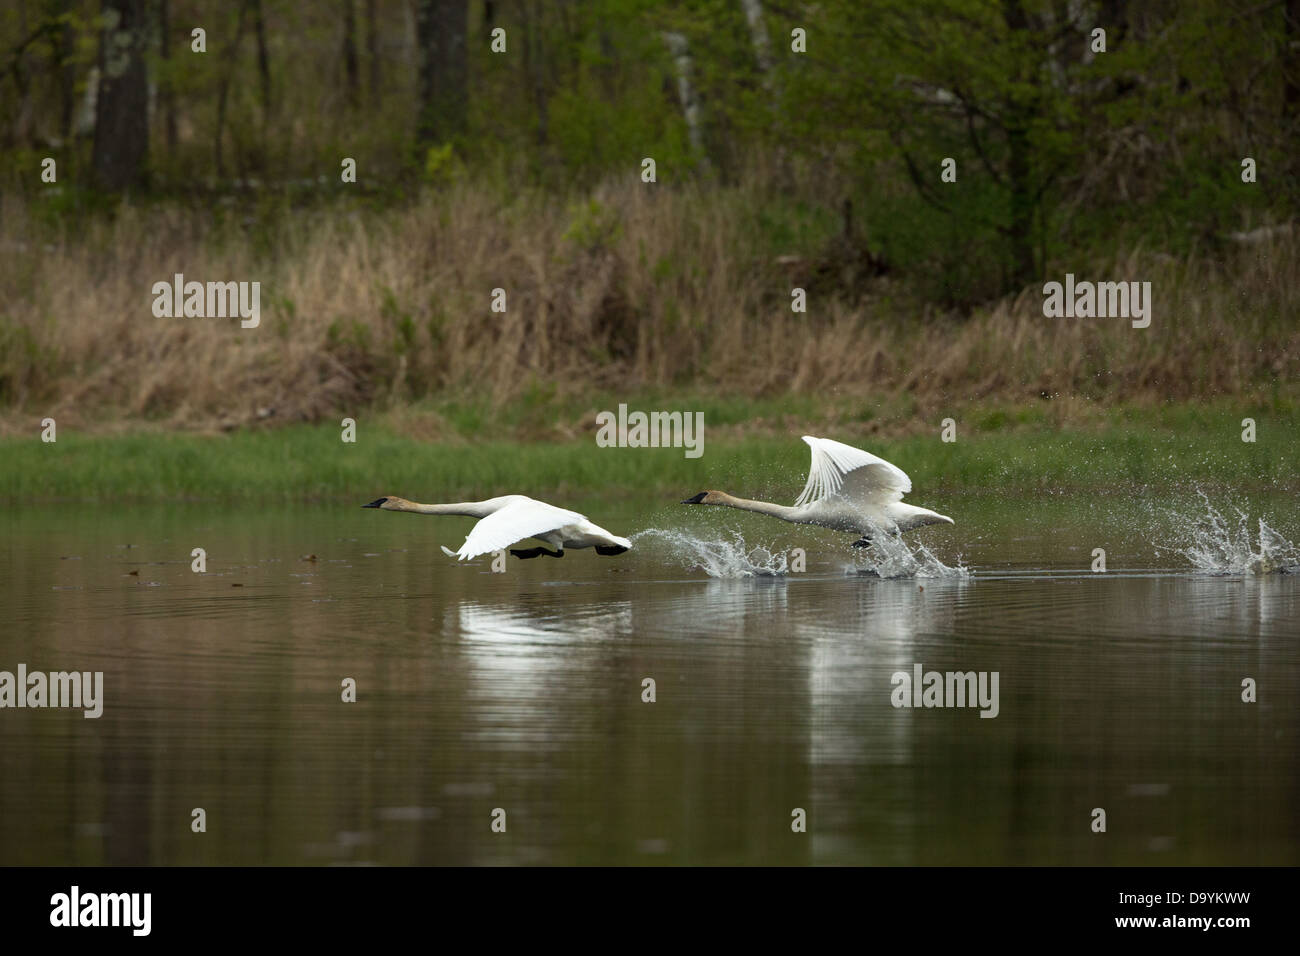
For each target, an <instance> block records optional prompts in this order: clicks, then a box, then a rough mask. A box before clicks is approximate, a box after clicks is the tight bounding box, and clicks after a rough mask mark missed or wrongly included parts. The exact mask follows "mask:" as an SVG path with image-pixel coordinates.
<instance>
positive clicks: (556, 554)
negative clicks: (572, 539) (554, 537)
mask: <svg viewBox="0 0 1300 956" xmlns="http://www.w3.org/2000/svg"><path fill="white" fill-rule="evenodd" d="M510 553H511V554H513V555H514V556H515V557H516V558H518V559H519V560H520V561H527V560H528V559H529V558H540V557H541V556H542V555H546V556H547V557H548V558H562V557H564V552H563V551H548V550H547V549H546V548H511V549H510Z"/></svg>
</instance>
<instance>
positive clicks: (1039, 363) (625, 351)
mask: <svg viewBox="0 0 1300 956" xmlns="http://www.w3.org/2000/svg"><path fill="white" fill-rule="evenodd" d="M590 200H594V201H595V203H596V204H598V205H597V206H594V207H592V206H588V202H589V201H590ZM762 201H763V198H762V196H761V195H760V194H758V193H757V192H756V191H752V190H747V189H746V188H744V187H738V188H731V189H724V188H716V187H715V188H713V189H712V190H711V191H706V190H700V191H694V190H691V189H686V190H682V191H673V190H671V189H669V188H667V187H649V188H647V187H645V186H643V185H641V184H640V183H639V182H611V183H606V184H604V185H602V186H600V187H598V188H597V189H595V190H594V191H593V193H592V194H591V196H589V197H583V198H582V199H581V200H574V199H570V200H568V201H565V200H557V199H548V198H543V197H540V196H536V195H531V196H525V197H521V198H516V199H513V200H511V201H510V202H508V203H503V202H502V201H501V200H500V199H499V198H498V197H497V196H496V195H495V194H494V193H493V192H492V191H490V190H487V189H480V188H475V187H474V186H472V185H469V184H463V185H459V186H452V187H450V188H449V189H447V190H444V191H441V192H429V193H428V194H426V195H425V196H423V197H422V198H421V199H419V200H418V201H416V202H415V203H414V204H413V205H411V206H410V207H408V208H404V209H399V210H389V211H386V212H382V213H380V212H374V211H368V210H365V209H363V208H361V207H354V206H344V205H342V204H331V205H329V206H326V207H323V208H322V207H316V208H313V209H309V210H305V211H298V212H294V213H291V214H284V213H276V214H267V215H265V217H262V218H260V217H259V216H258V214H257V213H256V212H252V213H247V214H245V213H239V214H234V215H229V216H227V217H226V220H225V224H223V225H216V224H214V223H213V222H212V220H211V219H210V216H209V214H208V213H206V212H192V211H187V210H183V209H180V208H176V207H165V206H160V207H153V206H151V207H144V208H138V207H132V206H123V207H122V208H120V209H119V210H117V212H116V214H115V215H114V216H112V217H93V218H90V219H88V220H87V221H85V222H84V223H79V224H77V225H76V226H69V225H65V226H64V227H63V228H61V229H60V228H51V227H49V226H47V225H44V224H38V223H37V221H36V219H35V217H34V214H33V213H32V211H31V210H30V209H29V208H28V207H27V206H26V205H25V204H24V203H23V202H22V201H20V200H16V199H10V200H6V201H4V202H3V204H0V219H3V221H4V222H5V224H6V228H5V235H4V238H3V239H2V240H0V246H2V248H0V263H3V268H2V269H0V297H2V298H0V303H2V304H0V404H2V405H3V409H2V410H0V418H3V420H5V421H8V422H10V423H11V427H12V425H13V423H14V422H16V421H18V420H21V421H22V422H23V423H24V427H26V426H27V424H29V422H30V419H31V417H32V416H34V415H35V416H42V415H46V414H52V415H55V416H56V417H58V418H59V420H60V422H61V423H62V422H63V421H69V422H71V423H73V424H74V425H80V426H83V427H84V426H89V425H95V426H98V427H103V426H105V425H109V424H111V423H112V422H114V421H122V420H136V421H138V420H142V419H148V420H153V421H157V422H160V423H165V424H167V425H169V426H174V427H213V426H219V425H223V424H225V425H230V424H242V423H248V422H257V421H272V422H275V421H299V420H315V419H318V418H321V417H324V416H326V415H329V416H337V415H339V414H349V413H352V414H355V413H356V412H358V411H359V410H361V409H363V408H374V407H376V406H378V407H383V408H388V409H392V408H400V407H401V406H402V405H404V404H405V403H406V402H407V401H408V400H409V399H412V398H419V397H423V396H426V395H445V394H464V393H471V392H472V393H474V394H476V395H480V396H485V397H490V399H491V400H492V401H494V402H498V403H504V402H508V401H511V400H515V399H519V398H520V397H521V396H525V395H527V394H529V391H530V389H532V388H534V387H535V386H536V385H537V383H550V384H553V385H554V386H555V387H556V388H557V389H558V391H559V392H560V393H562V394H570V395H572V394H581V393H582V392H584V391H585V390H592V389H601V390H605V391H609V390H613V391H615V392H618V391H621V390H626V391H627V392H628V393H629V394H634V393H635V391H636V390H637V389H641V388H649V387H662V386H667V387H676V386H681V387H689V388H694V389H699V388H717V389H721V390H726V391H729V392H732V393H736V394H747V395H766V396H772V395H780V394H784V393H786V392H795V393H812V394H830V393H838V394H839V395H841V396H843V395H856V394H862V395H864V396H866V395H870V396H875V397H882V396H884V397H889V396H893V397H898V396H900V395H907V396H910V397H911V399H912V400H913V401H914V402H915V404H916V408H917V413H918V414H927V413H928V412H929V411H930V410H932V409H935V408H941V407H942V406H943V404H944V403H950V402H954V401H989V400H993V401H1000V400H1005V401H1013V402H1014V401H1023V400H1028V399H1031V398H1034V397H1037V396H1040V395H1053V396H1061V397H1063V398H1067V399H1070V400H1074V401H1082V402H1088V401H1093V400H1099V401H1107V402H1108V401H1112V400H1125V401H1128V400H1144V399H1158V400H1166V399H1176V400H1185V399H1199V398H1209V397H1211V396H1221V395H1237V394H1246V393H1262V392H1266V391H1269V390H1275V389H1277V388H1278V387H1290V386H1291V383H1294V382H1295V381H1296V374H1295V373H1296V371H1297V368H1296V364H1297V359H1296V356H1297V349H1298V346H1300V322H1297V321H1296V319H1297V316H1300V245H1298V244H1297V241H1296V240H1295V239H1294V238H1290V237H1286V236H1281V237H1279V238H1278V239H1276V240H1275V241H1273V242H1271V243H1269V244H1266V245H1257V246H1251V247H1248V248H1241V249H1238V248H1232V249H1226V250H1217V251H1215V252H1214V253H1212V254H1211V253H1208V252H1207V253H1205V254H1200V255H1192V256H1189V257H1185V258H1181V259H1174V258H1171V257H1169V256H1167V255H1163V254H1160V253H1158V252H1150V251H1145V252H1144V251H1138V252H1133V253H1131V254H1129V255H1127V256H1125V257H1123V258H1122V259H1121V260H1119V261H1116V262H1096V263H1090V264H1087V267H1086V268H1085V267H1084V266H1083V265H1081V264H1074V265H1073V266H1072V270H1071V271H1075V272H1076V274H1077V275H1078V276H1079V277H1080V278H1088V279H1094V280H1098V279H1112V280H1117V279H1136V280H1149V281H1151V282H1152V285H1153V289H1154V299H1155V311H1154V319H1153V322H1152V324H1151V327H1150V328H1149V329H1145V330H1135V329H1132V328H1130V327H1129V323H1128V322H1127V321H1125V320H1123V319H1096V320H1079V319H1061V320H1053V319H1045V318H1044V317H1043V316H1042V295H1041V292H1040V291H1039V289H1037V288H1035V289H1029V290H1026V291H1025V292H1024V293H1023V294H1021V295H1020V296H1018V297H1016V298H1014V299H1008V300H1005V301H1002V302H999V303H996V304H994V305H993V306H992V307H990V308H987V309H985V310H982V311H979V312H977V313H975V314H973V315H971V316H969V317H955V316H947V315H940V314H926V313H925V312H924V311H923V310H922V309H921V308H920V307H916V308H915V309H914V308H913V307H912V306H908V305H900V304H899V303H906V302H908V301H909V300H908V298H907V297H906V295H902V294H900V293H899V289H898V287H897V283H893V284H890V280H887V279H886V280H880V281H881V284H880V285H879V286H877V287H874V288H869V289H868V291H867V294H866V295H865V296H864V297H863V298H861V299H860V300H858V301H857V302H856V303H854V304H849V302H848V301H847V300H844V299H839V298H835V297H829V296H827V295H815V294H814V295H811V296H810V303H809V312H808V314H806V315H796V314H793V313H792V312H791V311H790V306H789V302H790V298H789V296H790V285H791V283H790V280H789V279H788V277H787V276H786V275H785V274H784V273H783V272H782V270H781V269H780V268H779V267H778V266H776V265H775V264H774V262H773V256H772V254H771V250H770V249H764V248H763V247H762V243H761V242H759V241H757V239H756V238H755V237H754V236H753V235H752V225H751V223H752V221H753V220H752V217H750V216H749V215H747V210H748V209H752V208H753V206H754V204H755V203H761V202H762ZM1065 271H1066V270H1065V269H1064V268H1062V269H1060V270H1059V271H1057V272H1054V273H1052V274H1049V275H1048V276H1046V277H1045V279H1056V280H1059V279H1061V278H1062V275H1063V273H1064V272H1065ZM175 272H183V273H184V274H185V276H186V278H187V279H196V280H199V281H208V280H232V279H233V280H259V281H260V282H261V283H262V324H261V327H260V328H258V329H256V330H242V329H240V328H239V324H238V321H237V320H230V319H194V318H190V319H184V318H181V319H175V318H173V319H159V318H155V317H154V316H153V315H152V313H151V304H152V301H153V297H152V294H151V292H150V289H151V286H152V285H153V283H154V282H157V281H160V280H169V279H170V277H171V276H172V274H173V273H175ZM497 287H501V288H504V289H505V290H506V292H507V296H508V311H507V312H506V313H505V314H504V315H501V314H494V313H492V312H491V311H490V310H489V303H490V298H491V292H492V290H493V289H494V288H497ZM886 293H889V298H888V299H887V298H886V296H885V294H886ZM886 302H889V303H892V304H889V305H886V304H885V303H886ZM900 313H907V314H900ZM430 427H432V426H430Z"/></svg>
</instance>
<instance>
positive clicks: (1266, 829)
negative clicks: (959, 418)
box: [0, 496, 1300, 864]
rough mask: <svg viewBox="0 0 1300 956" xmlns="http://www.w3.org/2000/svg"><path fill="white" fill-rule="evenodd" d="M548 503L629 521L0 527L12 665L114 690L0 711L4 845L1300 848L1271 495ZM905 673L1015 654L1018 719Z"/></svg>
mask: <svg viewBox="0 0 1300 956" xmlns="http://www.w3.org/2000/svg"><path fill="white" fill-rule="evenodd" d="M557 503H561V504H568V505H573V506H578V507H582V508H584V509H586V510H587V512H588V513H589V514H590V515H591V517H592V518H593V519H594V520H596V521H597V522H598V523H601V524H604V525H606V526H608V527H610V528H611V529H612V530H614V531H616V532H617V533H621V534H634V533H635V534H637V537H636V538H635V539H634V540H635V544H636V547H635V549H634V550H633V551H632V552H630V553H629V554H626V555H623V556H621V557H618V558H600V557H597V556H596V555H594V554H593V553H592V552H590V551H585V552H571V553H569V554H568V555H566V556H565V558H563V559H562V560H554V559H549V558H540V559H537V560H532V561H527V562H518V561H516V560H514V559H511V560H510V562H509V564H508V570H507V572H506V573H503V574H498V573H492V571H491V569H490V562H489V561H488V560H487V559H482V560H480V561H479V562H476V563H473V564H458V563H457V562H456V561H454V560H452V559H449V558H447V557H445V556H444V555H443V554H442V553H441V552H440V551H439V550H438V546H439V545H440V544H445V545H450V546H452V547H455V546H456V545H458V544H459V542H460V541H461V540H462V539H463V537H464V535H465V533H466V532H467V531H468V528H469V527H470V525H471V524H472V521H470V520H469V519H457V518H430V517H423V516H415V515H403V514H390V513H385V512H377V511H365V510H362V509H359V508H353V507H344V506H337V507H333V506H332V507H310V508H308V507H300V508H287V509H286V508H282V507H268V508H265V509H248V508H236V509H232V508H224V507H216V506H210V505H193V506H177V505H165V506H159V507H148V508H146V507H134V508H122V507H114V508H107V507H105V508H97V507H92V506H87V505H74V506H68V507H63V508H54V507H37V508H28V509H22V510H11V511H10V512H9V513H7V514H5V515H4V516H3V517H0V529H2V532H3V545H0V575H2V576H3V582H4V583H3V585H0V623H2V624H3V638H2V639H0V671H10V672H14V671H16V669H17V666H18V665H19V664H20V663H22V664H25V665H26V666H27V668H28V669H29V670H40V671H54V670H74V669H75V670H78V671H103V673H104V705H103V715H102V717H100V718H99V719H85V718H83V717H82V715H81V713H80V712H79V711H70V710H50V709H45V710H39V709H26V708H25V709H8V708H6V709H3V710H0V864H14V863H75V864H97V863H127V864H131V863H173V864H174V863H207V864H230V863H253V864H263V863H277V864H325V863H350V864H360V863H379V864H408V863H420V864H463V863H543V864H557V863H615V864H623V863H710V864H727V863H732V864H736V863H739V864H758V863H790V864H804V863H867V864H899V863H922V864H936V863H965V864H979V863H994V864H1055V863H1093V864H1110V863H1159V864H1217V863H1224V864H1227V863H1236V864H1256V863H1268V864H1295V863H1297V862H1300V822H1298V821H1300V765H1298V764H1300V748H1298V746H1297V744H1298V740H1297V733H1298V732H1300V706H1297V705H1298V704H1300V701H1298V699H1297V697H1298V694H1297V691H1298V689H1300V603H1298V598H1300V574H1295V573H1291V574H1286V573H1254V572H1255V571H1264V570H1274V569H1275V565H1276V566H1281V567H1285V566H1286V564H1287V561H1288V560H1289V559H1288V558H1286V554H1287V553H1288V552H1287V550H1286V549H1287V548H1289V547H1291V542H1293V541H1296V540H1297V536H1296V524H1297V521H1296V518H1297V515H1296V511H1295V506H1294V504H1293V503H1292V502H1291V500H1290V499H1288V498H1283V497H1274V498H1257V499H1252V500H1248V501H1247V502H1245V511H1246V515H1247V521H1246V524H1245V525H1240V524H1239V523H1238V522H1237V520H1236V516H1235V514H1236V513H1235V512H1234V511H1232V510H1231V508H1230V507H1229V506H1228V505H1225V504H1219V505H1217V507H1218V508H1219V511H1220V512H1222V515H1228V516H1229V518H1227V519H1225V520H1226V524H1225V526H1224V529H1223V530H1222V531H1221V532H1215V531H1214V530H1213V525H1214V521H1213V519H1212V517H1211V516H1210V515H1209V513H1208V512H1207V511H1206V509H1205V507H1204V506H1203V504H1204V503H1200V502H1197V501H1195V500H1192V501H1189V502H1187V503H1186V504H1185V505H1183V504H1180V505H1177V506H1175V507H1174V508H1173V509H1172V511H1171V510H1170V509H1167V508H1165V509H1158V508H1152V507H1150V506H1149V505H1148V504H1146V503H1144V502H1136V503H1125V502H1110V501H1106V500H1104V496H1092V497H1090V498H1089V499H1088V500H1086V501H1083V500H1063V501H1048V502H1043V503H1037V504H1035V506H1034V507H1033V508H1032V509H1030V508H1028V507H1026V506H1025V504H1024V503H1021V502H993V501H988V500H982V499H980V498H977V497H971V498H958V497H953V498H949V499H948V500H945V501H925V502H923V503H924V504H927V505H929V506H932V507H937V508H938V509H939V510H941V511H943V512H944V513H946V514H951V515H953V516H954V517H955V518H957V522H958V523H957V525H956V526H955V527H953V528H947V527H944V528H940V529H925V530H924V531H921V532H919V533H917V534H916V535H915V536H914V537H912V538H909V539H908V540H907V542H906V544H907V547H906V548H905V549H904V551H903V552H890V553H879V554H875V555H870V554H868V555H863V554H855V553H854V552H852V550H851V549H849V548H848V547H846V543H847V541H846V539H845V538H843V537H842V536H837V535H833V534H829V533H823V532H820V531H816V530H814V529H803V528H790V527H787V526H784V525H779V524H778V523H776V522H772V521H769V520H765V519H763V518H761V517H758V516H750V515H736V514H728V513H720V512H718V511H715V510H713V509H707V510H706V509H688V508H679V507H674V506H671V505H665V506H662V507H660V506H657V505H656V506H652V507H650V508H648V509H647V508H642V507H639V506H632V505H629V504H628V503H625V502H623V503H613V504H608V503H607V504H601V503H599V502H557ZM1260 517H1267V518H1268V519H1269V520H1268V524H1267V525H1266V529H1267V531H1268V532H1269V533H1271V534H1274V535H1277V538H1276V539H1272V538H1268V536H1267V534H1266V535H1264V539H1265V540H1264V541H1263V543H1261V541H1260V534H1259V532H1258V531H1257V530H1256V529H1257V521H1258V519H1259V518H1260ZM1243 528H1244V531H1243V530H1242V529H1243ZM1207 529H1209V530H1207ZM1241 533H1244V534H1246V537H1247V540H1245V541H1244V542H1243V541H1242V540H1239V539H1238V538H1233V537H1232V536H1233V534H1238V535H1239V534H1241ZM1207 534H1208V535H1209V536H1210V537H1209V538H1208V539H1207V538H1206V537H1205V536H1206V535H1207ZM1215 534H1219V535H1220V537H1222V536H1223V535H1227V537H1228V540H1226V541H1225V542H1224V543H1223V548H1222V549H1221V550H1223V552H1224V555H1225V556H1221V558H1216V557H1215V545H1214V541H1215V540H1216V539H1214V535H1215ZM1252 536H1253V537H1252ZM1207 540H1208V541H1209V544H1208V545H1207ZM922 545H924V548H925V550H924V551H922V549H921V546H922ZM196 547H202V548H204V549H205V550H206V554H207V573H205V574H196V573H194V572H193V571H192V570H191V560H192V558H191V551H192V549H194V548H196ZM796 547H798V548H802V549H803V552H804V553H803V555H802V556H800V557H799V562H798V563H800V564H802V566H804V567H805V570H803V571H798V570H794V568H793V566H794V565H795V563H796V561H795V555H794V554H793V552H792V551H791V549H793V548H796ZM882 547H884V546H882ZM890 547H892V545H890ZM1243 547H1244V548H1245V552H1242V551H1241V549H1242V548H1243ZM1094 549H1103V550H1104V551H1105V552H1106V562H1107V571H1106V572H1105V573H1094V572H1092V571H1091V570H1090V568H1091V566H1092V565H1093V563H1094V561H1095V560H1096V557H1095V555H1094ZM1234 549H1235V550H1234ZM1270 549H1271V550H1270ZM1263 551H1268V552H1269V554H1271V555H1273V556H1274V557H1277V556H1278V555H1281V557H1278V558H1277V560H1270V561H1266V562H1264V565H1266V566H1256V567H1254V568H1253V570H1252V565H1251V563H1250V561H1249V560H1246V559H1245V558H1243V560H1242V561H1241V562H1240V563H1238V564H1237V565H1233V564H1232V560H1233V558H1234V556H1235V557H1242V556H1243V554H1245V555H1250V554H1255V555H1256V556H1258V553H1262V552H1263ZM1219 560H1221V563H1222V566H1219V565H1216V564H1215V561H1219ZM1196 562H1200V564H1199V566H1198V564H1197V563H1196ZM868 571H875V572H878V573H880V574H883V575H884V576H883V577H882V576H877V574H875V573H863V572H868ZM1214 572H1228V573H1214ZM715 575H716V576H715ZM917 664H919V665H921V666H922V668H923V670H924V671H930V670H934V671H939V672H948V671H962V672H965V671H977V672H978V671H984V672H990V673H991V672H997V673H998V675H999V685H998V686H999V699H998V713H997V716H996V717H995V718H981V717H980V716H979V713H980V711H979V709H978V708H971V707H967V708H924V707H921V708H898V707H894V706H893V705H892V703H891V694H892V693H893V692H894V683H893V680H892V675H893V674H894V673H895V672H906V673H909V674H910V673H911V672H912V671H913V668H914V666H915V665H917ZM347 678H351V679H353V680H355V682H356V688H357V690H356V702H355V703H344V702H343V701H342V700H341V694H342V690H341V688H342V683H343V681H344V680H345V679H347ZM1247 678H1249V679H1251V680H1253V681H1254V682H1255V684H1256V694H1257V698H1258V699H1257V702H1254V703H1245V702H1243V701H1242V694H1243V681H1244V680H1246V679H1247ZM647 679H651V680H653V681H654V695H655V700H654V702H652V703H651V702H645V701H643V694H644V693H646V692H645V690H644V687H645V686H646V685H645V683H644V682H645V681H646V680H647ZM195 808H203V810H204V811H205V812H206V821H207V830H206V832H205V833H195V832H193V831H192V829H191V820H192V812H193V810H194V809H195ZM1095 808H1102V809H1104V810H1105V813H1106V831H1105V832H1104V833H1096V832H1093V829H1092V824H1093V820H1094V809H1095ZM498 809H500V810H503V811H504V821H505V832H504V833H497V832H493V829H492V823H493V813H494V810H498ZM796 810H802V811H804V813H805V814H806V821H807V823H806V826H807V832H805V833H798V832H792V820H793V819H795V816H793V815H797V814H796ZM497 816H498V818H500V816H501V814H498V815H497Z"/></svg>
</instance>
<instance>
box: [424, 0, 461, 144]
mask: <svg viewBox="0 0 1300 956" xmlns="http://www.w3.org/2000/svg"><path fill="white" fill-rule="evenodd" d="M466 9H467V8H466V0H417V8H416V38H417V43H418V44H419V51H418V56H419V64H420V83H419V94H420V99H419V102H420V113H419V120H418V123H417V127H416V132H417V138H418V141H419V142H420V143H423V144H428V143H438V142H445V141H447V140H449V139H451V138H452V137H453V136H455V135H456V134H458V133H460V132H461V131H462V130H464V128H465V98H466V96H467V95H468V88H467V83H466V59H465V31H466V29H467V28H468V24H467V19H468V18H467V16H466Z"/></svg>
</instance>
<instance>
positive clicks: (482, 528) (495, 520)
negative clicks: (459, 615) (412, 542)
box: [361, 495, 632, 561]
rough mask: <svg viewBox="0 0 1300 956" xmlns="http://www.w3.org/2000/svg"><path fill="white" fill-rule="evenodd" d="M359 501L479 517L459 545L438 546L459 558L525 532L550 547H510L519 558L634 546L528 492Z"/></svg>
mask: <svg viewBox="0 0 1300 956" xmlns="http://www.w3.org/2000/svg"><path fill="white" fill-rule="evenodd" d="M361 507H363V508H382V509H383V510H384V511H410V512H412V513H414V514H421V515H465V516H466V517H470V518H479V519H480V520H479V523H478V524H476V525H474V527H473V528H472V529H471V530H470V533H469V535H468V537H466V538H465V543H464V544H462V545H461V546H460V550H459V551H449V550H448V549H446V548H443V549H442V550H443V551H444V552H445V553H446V554H448V555H452V556H454V557H457V558H460V560H462V561H465V560H468V559H469V558H476V557H478V556H479V555H480V554H490V553H491V552H493V551H500V550H501V549H502V548H506V547H509V546H510V545H512V544H514V543H516V542H518V541H522V540H524V539H525V538H536V539H537V540H538V541H541V542H543V543H544V544H547V545H550V547H551V549H552V550H550V551H548V550H546V549H545V548H520V549H512V550H511V552H510V553H511V554H513V555H514V556H515V557H517V558H536V557H538V556H539V555H542V554H545V555H548V556H550V557H552V558H562V557H564V549H565V548H574V549H576V548H595V549H596V553H597V554H606V555H609V554H622V553H623V552H624V551H627V550H628V549H629V548H631V547H632V542H631V541H629V540H627V538H620V537H618V536H617V535H613V534H610V533H609V532H608V531H606V530H605V529H604V528H602V527H600V526H599V525H596V524H592V523H591V522H590V521H588V520H587V517H586V516H585V515H580V514H578V512H576V511H567V510H565V509H564V508H557V507H555V505H548V504H547V503H546V502H544V501H537V500H536V499H534V498H529V497H528V496H527V495H502V496H501V497H500V498H489V499H487V501H461V502H457V503H455V504H447V505H422V504H419V503H418V502H415V501H407V500H406V499H405V498H398V497H396V496H395V495H389V496H387V497H385V498H376V499H375V500H374V501H372V502H370V504H368V505H362V506H361Z"/></svg>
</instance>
